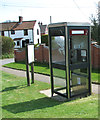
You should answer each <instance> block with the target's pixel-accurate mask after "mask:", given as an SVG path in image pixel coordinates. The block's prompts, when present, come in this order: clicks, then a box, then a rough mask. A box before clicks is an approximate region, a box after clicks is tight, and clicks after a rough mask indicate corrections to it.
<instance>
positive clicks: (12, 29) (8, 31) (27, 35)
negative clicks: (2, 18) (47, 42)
mask: <svg viewBox="0 0 100 120" xmlns="http://www.w3.org/2000/svg"><path fill="white" fill-rule="evenodd" d="M0 24H1V25H2V29H1V30H0V35H1V36H7V37H11V38H12V39H13V40H14V43H15V48H23V47H25V44H26V43H34V44H37V43H41V33H40V27H39V24H38V21H36V20H34V21H23V17H22V16H19V21H18V22H9V23H7V22H5V23H0Z"/></svg>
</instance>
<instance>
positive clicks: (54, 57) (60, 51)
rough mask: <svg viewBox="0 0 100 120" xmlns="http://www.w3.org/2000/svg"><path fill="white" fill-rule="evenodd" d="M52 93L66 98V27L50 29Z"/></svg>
mask: <svg viewBox="0 0 100 120" xmlns="http://www.w3.org/2000/svg"><path fill="white" fill-rule="evenodd" d="M50 30H51V31H49V33H50V48H51V49H50V59H51V60H50V61H51V74H52V75H51V77H52V78H51V83H52V93H57V94H60V95H63V96H64V95H65V96H66V67H65V63H66V62H65V61H66V60H65V42H66V40H65V39H66V38H65V27H55V28H50Z"/></svg>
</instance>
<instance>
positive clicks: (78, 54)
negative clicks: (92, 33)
mask: <svg viewBox="0 0 100 120" xmlns="http://www.w3.org/2000/svg"><path fill="white" fill-rule="evenodd" d="M87 52H88V36H87V35H74V36H71V37H70V59H71V64H75V63H80V62H87Z"/></svg>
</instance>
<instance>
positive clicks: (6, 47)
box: [0, 36, 14, 55]
mask: <svg viewBox="0 0 100 120" xmlns="http://www.w3.org/2000/svg"><path fill="white" fill-rule="evenodd" d="M0 40H1V41H2V54H3V55H4V54H11V53H13V52H14V41H13V40H12V39H11V38H10V37H5V36H0Z"/></svg>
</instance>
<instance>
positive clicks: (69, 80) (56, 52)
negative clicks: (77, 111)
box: [48, 22, 91, 99]
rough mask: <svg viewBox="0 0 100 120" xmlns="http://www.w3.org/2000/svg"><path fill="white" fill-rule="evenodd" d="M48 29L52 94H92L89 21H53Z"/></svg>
mask: <svg viewBox="0 0 100 120" xmlns="http://www.w3.org/2000/svg"><path fill="white" fill-rule="evenodd" d="M48 31H49V54H50V71H51V93H52V96H53V95H54V93H55V94H58V95H61V96H63V97H66V98H68V99H71V98H73V97H76V96H87V95H91V67H90V66H91V64H90V46H91V45H90V44H91V43H90V24H89V23H71V22H64V23H54V24H49V25H48Z"/></svg>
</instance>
